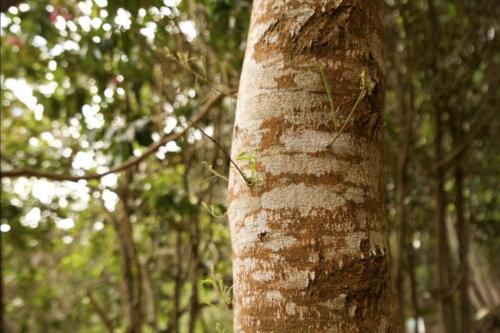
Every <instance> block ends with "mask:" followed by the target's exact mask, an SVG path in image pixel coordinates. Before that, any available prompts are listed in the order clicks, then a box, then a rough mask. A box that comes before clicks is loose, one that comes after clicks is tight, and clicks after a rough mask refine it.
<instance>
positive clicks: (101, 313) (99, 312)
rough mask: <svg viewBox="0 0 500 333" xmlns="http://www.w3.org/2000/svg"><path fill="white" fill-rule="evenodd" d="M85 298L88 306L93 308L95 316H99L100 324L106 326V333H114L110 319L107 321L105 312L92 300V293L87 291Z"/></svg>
mask: <svg viewBox="0 0 500 333" xmlns="http://www.w3.org/2000/svg"><path fill="white" fill-rule="evenodd" d="M87 297H88V298H89V300H90V305H92V307H93V308H94V310H95V312H97V315H98V316H99V318H101V320H102V323H103V324H104V326H106V328H107V329H108V331H109V332H110V333H113V332H114V331H115V328H114V327H113V322H112V321H111V319H109V318H108V317H107V315H106V312H105V311H104V309H103V308H102V307H101V306H100V305H99V303H98V302H97V300H96V299H95V298H94V296H93V295H92V292H91V291H90V290H88V291H87Z"/></svg>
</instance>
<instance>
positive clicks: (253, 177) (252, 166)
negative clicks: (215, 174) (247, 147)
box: [236, 151, 261, 186]
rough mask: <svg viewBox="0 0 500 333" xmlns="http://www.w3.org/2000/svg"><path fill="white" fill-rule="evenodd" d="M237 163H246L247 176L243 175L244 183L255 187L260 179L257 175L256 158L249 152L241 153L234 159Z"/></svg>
mask: <svg viewBox="0 0 500 333" xmlns="http://www.w3.org/2000/svg"><path fill="white" fill-rule="evenodd" d="M236 160H237V161H244V162H248V174H246V175H245V181H246V183H247V185H248V186H254V185H257V184H258V183H259V182H260V181H261V179H260V178H259V176H258V175H257V156H256V155H255V154H253V153H251V152H245V151H243V152H241V153H239V154H238V156H237V157H236Z"/></svg>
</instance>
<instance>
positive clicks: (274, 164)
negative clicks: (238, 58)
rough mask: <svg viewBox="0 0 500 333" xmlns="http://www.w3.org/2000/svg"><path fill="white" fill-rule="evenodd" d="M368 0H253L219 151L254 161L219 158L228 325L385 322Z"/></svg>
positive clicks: (338, 327)
mask: <svg viewBox="0 0 500 333" xmlns="http://www.w3.org/2000/svg"><path fill="white" fill-rule="evenodd" d="M382 9H383V1H380V0H374V1H366V2H363V3H362V4H361V3H359V2H355V1H334V2H326V1H320V0H316V1H312V0H308V1H305V0H303V1H283V0H280V1H270V0H258V1H254V4H253V12H252V20H251V25H250V32H249V37H248V43H247V50H246V55H245V61H244V65H243V72H242V76H241V81H240V89H239V95H238V96H239V97H238V105H237V111H236V120H235V129H234V138H233V147H232V158H233V160H236V159H237V156H238V155H239V154H241V153H243V152H246V153H248V154H253V155H255V156H256V167H255V170H252V166H251V165H252V164H253V163H250V162H252V161H248V160H240V161H237V163H238V164H239V167H240V168H242V169H243V172H244V173H246V178H247V179H246V180H248V178H249V176H250V175H252V173H256V176H257V177H253V179H251V180H252V182H247V181H246V180H245V179H244V178H243V177H242V176H241V175H240V174H239V172H238V171H237V170H236V168H232V169H231V172H230V180H229V194H228V203H229V208H228V216H229V223H230V228H231V238H232V249H233V275H234V281H233V282H234V289H233V290H234V300H233V302H234V316H235V317H234V332H236V333H239V332H246V333H251V332H275V333H278V332H298V331H301V330H303V331H304V332H396V331H398V330H399V328H398V327H399V326H398V323H397V321H398V320H397V316H396V311H395V304H396V302H395V299H394V294H393V291H392V286H391V281H390V268H389V265H388V259H389V253H388V247H387V241H386V236H385V215H384V182H383V131H382V128H381V124H382V109H383V100H384V95H383V92H384V90H383V63H384V60H383V53H382V52H383V42H382V37H383V36H382V34H383V33H382V32H383V28H382ZM320 68H321V69H320ZM322 74H324V75H322ZM323 77H324V78H323ZM328 90H331V93H327V91H328ZM329 97H331V100H332V101H331V102H330V100H329V99H330V98H329ZM358 102H359V103H358ZM330 103H333V104H334V105H333V107H332V106H331V105H330ZM334 138H336V139H334ZM333 141H335V142H333ZM332 142H333V144H332ZM255 178H258V179H259V180H258V181H257V182H256V183H255Z"/></svg>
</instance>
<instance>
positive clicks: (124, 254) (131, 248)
mask: <svg viewBox="0 0 500 333" xmlns="http://www.w3.org/2000/svg"><path fill="white" fill-rule="evenodd" d="M120 181H121V182H120V185H119V186H120V187H119V190H118V192H117V193H118V197H119V199H120V200H119V201H118V204H117V212H116V218H113V222H114V223H113V225H114V228H115V231H116V236H117V239H118V243H119V245H120V255H121V269H122V274H123V284H124V291H125V294H124V296H123V299H124V312H125V332H126V333H139V332H141V330H142V320H143V318H142V306H141V302H142V277H141V265H140V263H139V258H138V257H137V251H136V247H135V244H134V240H133V234H132V221H130V213H129V207H128V201H129V188H128V187H129V184H130V181H131V172H130V171H128V172H126V173H125V174H124V175H123V177H122V178H121V179H120Z"/></svg>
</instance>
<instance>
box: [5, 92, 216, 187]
mask: <svg viewBox="0 0 500 333" xmlns="http://www.w3.org/2000/svg"><path fill="white" fill-rule="evenodd" d="M224 96H225V95H224V94H222V93H220V94H218V95H217V96H215V97H214V98H213V99H211V100H210V101H209V102H208V103H207V104H206V105H205V106H204V108H203V109H202V110H201V111H200V112H199V113H198V114H197V115H196V117H195V118H194V119H193V120H190V122H191V125H190V126H187V127H185V128H183V129H182V131H180V132H178V133H170V134H168V135H164V136H163V137H162V138H161V139H160V140H159V141H157V142H155V143H153V144H151V145H150V146H148V148H147V149H146V150H145V152H144V153H143V154H142V155H140V156H137V157H132V158H129V159H128V160H127V161H125V162H124V163H123V164H121V165H118V166H116V167H113V168H110V169H109V170H108V171H106V172H102V173H90V174H86V175H82V176H72V175H67V174H55V173H49V172H45V171H41V170H37V169H31V168H22V169H16V170H9V171H1V172H0V178H4V177H6V178H16V177H35V178H46V179H50V180H57V181H71V182H77V181H80V180H91V179H99V178H102V177H104V176H106V175H109V174H112V173H117V172H122V171H125V170H127V169H129V168H131V167H133V166H135V165H138V164H139V163H141V162H142V161H144V160H145V159H146V158H147V157H148V156H149V155H151V154H153V153H154V152H156V151H157V150H158V149H159V148H160V147H161V146H163V145H165V144H166V143H168V142H170V141H173V140H176V139H178V138H180V137H181V136H183V135H184V134H186V133H187V132H188V130H189V129H190V128H191V127H193V126H195V125H196V123H198V122H199V121H200V120H201V119H202V118H203V117H204V116H205V115H206V114H207V113H208V112H209V111H210V109H211V108H212V107H213V106H214V105H215V104H216V103H217V102H219V101H220V100H221V99H222V98H223V97H224Z"/></svg>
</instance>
